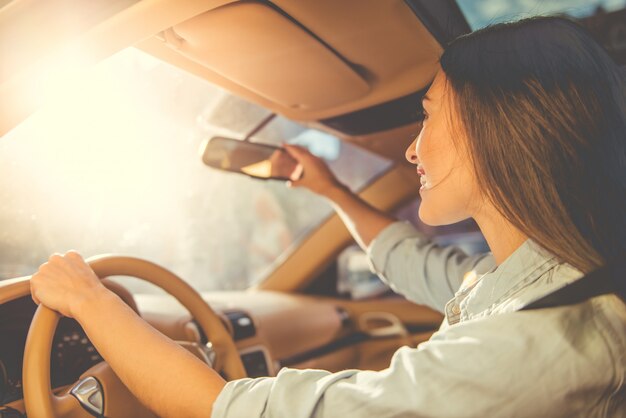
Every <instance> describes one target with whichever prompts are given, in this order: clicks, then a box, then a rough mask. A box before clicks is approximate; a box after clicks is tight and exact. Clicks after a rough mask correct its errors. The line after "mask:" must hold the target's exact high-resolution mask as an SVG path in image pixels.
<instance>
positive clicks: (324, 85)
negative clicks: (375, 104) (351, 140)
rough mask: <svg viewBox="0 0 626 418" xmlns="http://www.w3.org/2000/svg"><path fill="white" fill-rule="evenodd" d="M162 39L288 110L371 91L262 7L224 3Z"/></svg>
mask: <svg viewBox="0 0 626 418" xmlns="http://www.w3.org/2000/svg"><path fill="white" fill-rule="evenodd" d="M162 35H163V38H164V39H165V42H166V43H167V44H168V46H170V47H172V48H174V49H175V50H176V51H178V52H179V53H180V54H182V55H184V56H186V57H188V58H189V59H191V60H193V61H195V62H197V63H199V64H201V65H203V66H205V67H207V68H209V69H210V70H212V71H214V72H216V73H218V74H220V75H221V76H223V77H225V78H228V79H230V80H232V81H234V82H236V83H237V84H240V85H241V86H243V87H245V88H247V89H249V90H251V91H253V92H255V93H257V94H259V95H261V96H263V97H265V98H267V99H268V100H271V101H272V102H274V103H277V104H279V105H282V106H285V107H289V108H292V109H302V110H316V109H326V108H329V107H332V106H336V105H339V104H342V103H345V102H349V101H352V100H355V99H358V98H360V97H362V96H364V95H366V94H367V93H368V91H369V89H370V86H369V85H368V83H367V82H366V81H365V80H364V79H363V78H362V77H361V76H360V75H359V74H357V73H356V72H355V71H354V70H353V69H352V68H351V67H350V66H349V65H348V63H347V62H346V61H345V60H344V59H343V58H342V57H340V56H338V55H337V54H336V53H335V52H333V51H332V50H330V49H329V48H328V47H327V46H325V45H324V44H323V43H321V42H320V41H319V40H317V39H316V38H315V36H312V35H311V34H310V33H308V32H307V31H306V30H305V29H303V28H302V27H300V26H299V25H298V24H297V23H295V22H293V21H292V20H290V19H288V18H286V17H285V16H283V15H282V14H281V13H279V12H277V11H276V10H274V9H272V8H271V7H268V6H266V5H264V4H260V3H255V2H241V3H239V2H238V3H232V4H229V5H225V6H222V7H219V8H217V9H214V10H211V11H208V12H205V13H203V14H201V15H198V16H196V17H194V18H192V19H190V20H187V21H185V22H183V23H180V24H178V25H176V26H174V27H172V28H170V29H168V30H166V31H164V32H163V34H162Z"/></svg>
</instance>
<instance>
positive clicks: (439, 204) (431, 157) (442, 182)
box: [418, 136, 476, 225]
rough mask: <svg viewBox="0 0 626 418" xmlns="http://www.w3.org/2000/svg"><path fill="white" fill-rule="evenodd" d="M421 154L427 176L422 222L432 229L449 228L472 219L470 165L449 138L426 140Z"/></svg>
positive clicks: (472, 186)
mask: <svg viewBox="0 0 626 418" xmlns="http://www.w3.org/2000/svg"><path fill="white" fill-rule="evenodd" d="M423 139H424V141H423V143H422V144H419V145H418V148H419V147H422V148H421V149H419V150H420V152H423V154H422V155H421V158H423V164H424V167H425V170H426V174H427V176H426V177H427V179H428V183H427V188H426V190H422V191H421V193H420V194H421V196H422V203H421V205H420V212H419V215H420V218H421V219H422V221H423V222H425V223H427V224H429V225H447V224H451V223H455V222H460V221H462V220H465V219H467V218H469V217H471V216H472V212H473V210H472V207H473V206H474V202H475V197H476V196H475V190H476V187H475V180H474V178H475V177H474V175H473V171H472V170H471V167H470V166H469V165H470V164H469V161H468V159H467V158H465V156H464V155H463V154H462V153H460V152H459V150H458V149H457V147H456V146H455V145H454V144H453V143H452V142H451V140H450V139H448V138H438V140H437V142H436V143H434V142H435V141H431V140H433V139H435V137H434V136H425V137H424V138H423Z"/></svg>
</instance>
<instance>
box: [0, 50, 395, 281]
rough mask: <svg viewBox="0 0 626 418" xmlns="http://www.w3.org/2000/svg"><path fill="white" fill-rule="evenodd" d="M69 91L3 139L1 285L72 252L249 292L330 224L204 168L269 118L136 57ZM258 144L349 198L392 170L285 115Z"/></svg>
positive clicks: (310, 201) (273, 186)
mask: <svg viewBox="0 0 626 418" xmlns="http://www.w3.org/2000/svg"><path fill="white" fill-rule="evenodd" d="M73 87H74V88H72V89H68V90H66V91H63V94H61V95H58V96H57V97H56V98H55V99H54V101H51V102H50V103H49V104H48V105H47V106H46V107H45V108H43V109H41V110H40V111H39V112H37V113H36V114H34V115H32V116H31V117H30V118H29V119H27V120H26V121H25V122H24V123H22V124H21V125H20V126H18V127H17V128H15V129H14V130H13V131H11V132H10V133H9V134H7V135H5V136H4V137H3V138H2V140H1V141H0V163H1V164H2V166H3V167H4V173H6V174H5V175H4V176H3V177H2V179H1V180H0V196H1V203H0V220H1V221H0V222H2V232H1V238H0V266H1V268H0V279H6V278H10V277H17V276H22V275H27V274H31V273H33V272H34V271H35V270H36V268H37V267H38V266H39V265H40V264H41V263H42V262H44V261H46V259H47V258H48V256H49V255H50V254H51V253H54V252H64V251H67V250H68V249H76V250H78V251H79V252H81V253H82V254H83V255H84V256H85V257H88V256H93V255H96V254H103V253H117V254H123V255H132V256H139V257H143V258H146V259H149V260H152V261H154V262H156V263H158V264H160V265H163V266H165V267H166V268H169V269H170V270H172V271H174V272H175V273H176V274H178V275H179V276H181V277H183V278H184V279H185V280H187V281H188V282H190V283H191V284H192V285H193V286H194V287H195V288H196V289H198V290H200V291H205V290H216V289H243V288H246V287H248V286H250V285H251V284H253V283H256V282H258V281H260V280H262V279H263V278H264V277H266V276H267V275H268V274H269V273H270V272H271V271H272V270H273V268H274V266H276V263H280V262H281V260H282V259H283V257H285V256H286V255H287V254H288V253H289V252H290V250H291V249H292V248H294V246H295V245H297V243H298V242H299V240H301V239H302V238H303V237H305V236H306V235H307V233H309V232H310V231H312V230H313V229H315V227H316V226H318V225H319V224H320V223H321V222H322V221H323V220H324V219H325V218H326V217H327V216H329V214H330V213H331V208H330V206H329V205H328V203H327V202H326V201H325V200H323V199H322V198H319V197H318V196H315V195H313V194H312V193H310V192H308V191H306V190H303V189H288V188H287V187H286V186H285V184H284V183H283V182H280V181H261V180H255V179H251V178H248V177H245V176H242V175H238V174H232V173H224V172H218V171H214V170H212V169H210V168H208V167H206V166H204V165H203V164H202V162H201V158H200V151H199V150H200V147H201V144H202V142H203V141H204V140H206V139H207V138H209V137H211V136H213V135H229V136H233V137H237V138H243V137H244V136H245V135H246V133H248V132H250V131H251V130H252V129H253V128H254V127H255V126H256V125H257V124H259V123H260V122H261V121H262V120H263V119H265V118H266V117H267V116H268V114H269V112H268V111H267V110H265V109H262V108H260V107H258V106H255V105H252V104H250V103H247V102H245V101H243V100H241V99H238V98H236V97H234V96H232V95H229V94H228V93H227V92H225V91H224V90H222V89H220V88H218V87H215V86H213V85H211V84H209V83H207V82H206V81H204V80H202V79H200V78H197V77H195V76H192V75H190V74H187V73H185V72H183V71H181V70H179V69H178V68H175V67H173V66H170V65H168V64H165V63H163V62H161V61H159V60H157V59H154V58H153V57H151V56H149V55H147V54H145V53H143V52H140V51H138V50H135V49H132V48H131V49H128V50H125V51H122V52H121V53H119V54H117V55H115V56H113V57H111V58H109V59H108V60H106V61H105V62H103V63H101V64H100V65H99V66H98V67H97V68H96V70H95V71H94V72H93V74H91V75H90V77H89V79H88V80H83V81H82V82H80V81H79V80H77V81H76V82H75V83H73ZM253 140H256V141H262V142H269V143H275V144H278V143H280V142H283V141H286V142H295V143H299V144H303V145H305V146H309V148H310V149H311V150H312V151H313V152H314V153H317V154H318V155H321V156H323V157H324V158H326V159H327V160H328V161H329V164H330V166H331V168H332V169H333V170H334V171H335V173H336V174H337V176H338V177H339V178H340V179H341V180H342V181H343V182H344V183H346V184H348V185H349V186H350V187H351V188H352V189H353V190H358V189H360V188H362V187H363V186H364V185H366V184H367V183H368V182H370V181H371V180H372V179H373V178H374V177H376V176H377V175H379V174H381V173H383V172H384V171H386V170H387V169H388V168H389V167H390V165H391V163H390V162H389V161H388V160H385V159H383V158H381V157H379V156H376V155H374V154H372V153H370V152H367V151H365V150H364V149H362V148H359V147H356V146H353V145H350V144H348V143H346V142H341V141H339V140H338V139H337V138H336V137H334V136H331V135H328V134H325V133H322V132H319V131H316V130H314V129H308V128H306V127H305V126H302V125H300V124H297V123H294V122H291V121H289V120H286V119H284V118H281V117H277V118H275V119H274V120H273V121H272V122H271V123H270V124H269V125H267V126H266V127H265V128H264V129H263V130H261V131H260V132H258V134H256V135H255V137H254V138H253ZM131 287H132V290H133V291H145V290H147V289H149V287H146V286H144V285H142V284H141V283H134V284H132V286H131Z"/></svg>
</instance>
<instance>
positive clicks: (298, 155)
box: [285, 144, 313, 162]
mask: <svg viewBox="0 0 626 418" xmlns="http://www.w3.org/2000/svg"><path fill="white" fill-rule="evenodd" d="M285 151H287V153H288V154H289V155H290V156H292V157H293V158H295V159H296V160H297V161H298V162H303V161H311V157H313V154H311V152H310V151H309V150H308V149H306V148H304V147H301V146H298V145H288V144H285Z"/></svg>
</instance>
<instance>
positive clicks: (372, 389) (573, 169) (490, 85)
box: [31, 17, 626, 417]
mask: <svg viewBox="0 0 626 418" xmlns="http://www.w3.org/2000/svg"><path fill="white" fill-rule="evenodd" d="M440 64H441V67H440V70H439V72H438V73H437V75H436V77H435V79H434V81H433V83H432V85H431V87H430V88H429V90H428V92H427V94H426V96H425V97H424V100H423V109H424V121H423V125H422V127H421V131H420V132H419V133H418V134H417V136H416V139H415V141H414V142H413V143H412V144H411V145H410V146H409V147H408V149H407V151H406V158H407V160H408V161H409V162H411V163H412V164H415V170H416V176H419V177H420V181H421V187H420V189H419V193H420V195H421V198H422V202H421V205H420V208H419V216H420V218H421V219H422V220H423V221H424V222H425V223H427V224H430V225H443V224H450V223H454V222H458V221H461V220H464V219H468V218H473V219H474V220H475V221H476V223H477V224H478V225H479V227H480V229H481V232H482V233H483V235H484V236H485V238H486V241H487V243H488V244H489V247H490V250H491V252H490V253H489V254H483V255H478V256H471V257H470V256H467V255H466V254H464V253H463V252H461V251H460V250H457V249H455V248H449V247H439V246H437V245H435V244H434V243H433V242H431V241H429V240H428V239H427V238H426V237H424V236H422V235H421V234H420V233H419V232H418V231H416V230H415V229H414V228H413V227H412V226H411V225H409V224H406V223H402V222H397V221H396V220H394V219H392V218H390V217H388V216H387V215H386V214H383V213H380V212H378V211H376V210H375V209H373V208H371V207H370V206H368V205H367V204H366V203H365V202H363V201H361V200H360V199H359V198H358V197H357V196H355V195H354V194H353V193H352V192H350V191H349V190H348V189H347V188H345V187H344V186H343V185H341V184H340V183H339V181H338V180H337V179H336V178H335V177H334V176H333V174H332V172H331V171H330V170H329V169H328V168H327V166H326V165H325V163H324V162H323V161H322V160H320V159H318V158H317V157H314V156H313V155H311V154H310V153H308V152H307V151H306V150H304V149H302V148H298V147H294V146H289V145H287V146H285V148H286V150H287V152H289V154H290V155H291V156H292V157H293V158H294V159H296V160H297V161H298V162H299V164H300V166H301V167H302V169H303V173H304V174H303V176H302V177H301V178H299V179H298V180H293V181H292V182H291V186H292V187H305V188H308V189H310V190H311V191H313V192H315V193H318V194H320V195H322V196H324V197H326V198H327V199H329V200H330V201H331V202H332V204H333V206H334V208H335V209H336V210H337V212H338V213H339V215H340V216H341V217H342V219H343V220H344V222H345V223H346V225H347V226H348V228H349V229H350V231H351V233H352V234H353V236H354V238H355V239H356V241H357V242H358V243H359V244H360V245H361V247H363V248H364V249H365V250H366V251H367V254H368V256H369V258H370V261H371V264H372V266H373V268H374V269H375V270H376V272H377V273H379V275H380V276H381V277H383V278H384V279H385V280H386V281H388V282H389V284H390V285H391V286H392V287H393V288H394V289H395V290H396V291H397V292H398V293H401V294H403V295H404V296H406V297H407V298H408V299H410V300H413V301H415V302H417V303H420V304H426V305H429V306H431V307H433V308H434V309H437V310H439V311H441V312H443V313H445V315H446V318H445V319H444V321H443V323H442V325H441V328H440V330H439V331H438V332H436V333H435V334H434V335H433V336H432V338H431V339H430V340H429V341H427V342H424V343H422V344H420V345H419V346H418V347H408V346H405V347H403V348H401V349H399V350H398V351H397V352H396V353H395V355H394V357H393V359H392V361H391V364H390V366H389V368H387V369H385V370H383V371H380V372H374V371H359V370H345V371H341V372H338V373H330V372H327V371H323V370H294V369H287V368H285V369H282V370H281V371H280V372H279V373H278V375H277V376H276V377H267V378H258V379H242V380H236V381H231V382H225V381H224V380H223V379H222V378H221V377H220V376H219V375H218V374H217V373H216V372H214V371H213V370H212V369H210V368H208V367H207V366H202V365H201V364H200V363H199V362H198V361H196V360H195V359H193V358H189V356H184V355H182V354H180V352H181V351H182V350H183V349H181V348H180V347H177V346H176V345H175V344H171V343H170V342H169V340H168V339H167V338H166V337H164V336H162V335H160V334H158V333H156V332H154V331H153V330H152V329H151V328H150V327H149V326H148V325H147V324H146V323H145V322H144V321H143V320H142V319H141V318H139V317H138V316H136V315H135V314H134V312H133V311H132V310H130V309H128V308H127V307H126V306H125V305H124V304H123V302H121V300H120V299H119V298H118V297H117V296H115V295H114V294H112V293H111V292H110V291H108V290H107V289H106V288H104V287H103V286H102V285H101V284H100V282H99V280H98V279H97V277H96V276H95V275H94V273H93V272H92V271H91V270H90V268H89V267H88V266H87V265H86V264H85V263H84V261H83V260H82V258H81V257H80V256H79V255H78V254H77V253H75V252H69V253H67V254H66V255H54V256H52V257H51V258H50V260H49V262H48V263H45V264H44V265H42V266H41V267H40V269H39V271H38V272H37V273H36V274H35V275H33V277H32V280H31V289H32V295H33V299H34V300H35V301H36V302H37V303H42V304H44V305H46V306H48V307H50V308H52V309H55V310H57V311H59V312H61V313H62V314H64V315H67V316H71V317H74V318H76V319H77V320H78V321H79V322H80V324H81V325H82V326H83V328H84V329H85V331H86V333H87V335H88V336H89V337H90V339H91V340H92V341H93V342H94V344H95V346H96V347H97V349H98V351H99V352H100V353H101V354H102V356H103V357H104V358H105V360H106V361H107V362H108V363H109V364H110V365H111V367H112V368H113V369H114V370H115V372H116V373H117V374H118V375H119V377H120V378H121V379H122V381H123V382H124V383H125V384H126V385H127V386H128V388H129V389H130V390H131V391H132V392H133V393H134V394H135V396H137V397H138V398H139V399H140V400H141V401H142V402H144V403H145V404H146V405H149V406H150V407H151V408H152V409H153V410H154V411H155V412H156V413H157V414H159V415H161V416H177V417H180V416H185V417H187V416H190V417H191V416H209V415H210V414H212V415H211V416H214V417H222V416H224V417H266V416H267V417H372V416H373V417H397V416H415V417H486V416H490V417H491V416H493V417H537V416H549V417H573V416H585V417H591V416H598V417H600V416H603V417H614V416H626V385H625V383H624V382H625V381H626V356H625V355H624V353H626V306H625V304H624V302H623V301H622V300H621V299H620V298H619V297H617V296H615V295H602V296H599V297H596V298H592V299H589V300H587V301H585V302H583V303H580V304H576V305H572V306H562V307H555V308H549V309H539V310H532V311H523V312H522V311H520V310H521V309H522V308H523V307H524V306H526V305H528V304H530V303H532V302H533V301H536V300H537V299H540V298H541V297H542V296H545V295H546V294H548V293H550V292H552V291H554V290H556V289H558V288H560V287H563V286H564V285H567V284H569V283H572V282H575V281H576V280H578V279H579V278H580V277H582V276H583V275H584V274H586V273H589V272H592V271H594V270H596V269H598V268H600V267H602V266H604V265H606V264H607V263H611V262H613V261H616V260H623V259H624V258H625V257H626V86H625V82H624V78H623V76H622V74H621V73H620V70H619V68H618V67H617V65H616V64H615V63H614V62H613V61H612V60H611V59H610V57H609V56H608V55H607V54H606V52H605V51H604V50H603V49H602V48H601V47H600V46H599V45H598V44H597V43H596V42H595V41H593V40H592V39H591V37H590V36H589V35H587V34H586V32H585V31H584V30H583V29H581V28H580V27H579V26H578V25H576V24H575V23H572V22H570V21H568V20H565V19H562V18H553V17H541V18H533V19H527V20H522V21H519V22H515V23H508V24H498V25H494V26H492V27H488V28H486V29H483V30H480V31H477V32H474V33H471V34H469V35H465V36H463V37H461V38H458V39H457V40H455V41H453V42H452V43H451V44H450V45H449V46H448V47H447V48H446V49H445V51H444V53H443V55H442V56H441V59H440ZM417 107H418V105H417V104H416V108H417ZM469 272H474V273H475V274H470V275H468V274H467V273H469ZM464 279H465V280H464ZM620 280H626V277H622V278H620ZM113 333H115V335H116V337H117V338H116V339H108V338H107V336H109V335H112V334H113ZM121 342H123V343H121ZM162 364H167V365H168V367H162V366H161V365H162ZM169 365H172V367H169ZM172 382H175V383H174V384H173V383H172ZM173 386H175V387H173Z"/></svg>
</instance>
